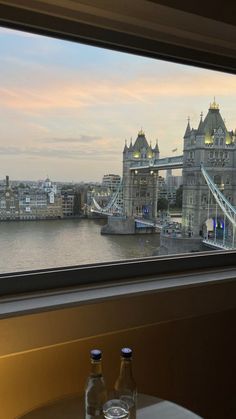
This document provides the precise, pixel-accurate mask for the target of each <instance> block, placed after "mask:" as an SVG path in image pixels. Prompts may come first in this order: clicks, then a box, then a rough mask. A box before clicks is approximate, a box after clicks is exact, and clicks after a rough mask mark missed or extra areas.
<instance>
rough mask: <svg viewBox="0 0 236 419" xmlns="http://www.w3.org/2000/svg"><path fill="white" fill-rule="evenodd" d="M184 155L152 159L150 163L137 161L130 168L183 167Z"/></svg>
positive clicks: (158, 168)
mask: <svg viewBox="0 0 236 419" xmlns="http://www.w3.org/2000/svg"><path fill="white" fill-rule="evenodd" d="M182 167H183V155H181V156H175V157H165V158H163V159H156V160H154V161H153V160H150V161H149V162H148V164H146V163H142V162H135V163H133V165H132V166H130V170H138V171H140V170H147V169H150V170H168V169H182Z"/></svg>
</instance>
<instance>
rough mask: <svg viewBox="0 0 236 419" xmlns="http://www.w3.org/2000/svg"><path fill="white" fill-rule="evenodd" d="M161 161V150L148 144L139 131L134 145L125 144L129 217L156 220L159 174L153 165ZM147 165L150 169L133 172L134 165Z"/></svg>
mask: <svg viewBox="0 0 236 419" xmlns="http://www.w3.org/2000/svg"><path fill="white" fill-rule="evenodd" d="M157 159H159V148H158V144H157V143H156V145H155V147H152V146H151V144H148V142H147V139H146V137H145V134H144V132H143V131H142V130H140V131H139V133H138V137H137V139H136V141H135V142H134V144H132V140H131V141H130V145H129V146H127V144H125V147H124V150H123V203H124V204H123V205H124V214H125V215H126V216H127V217H142V218H149V219H150V218H156V216H157V187H158V173H157V171H156V172H154V171H152V170H151V164H152V162H154V161H155V160H157ZM134 164H135V165H140V166H141V165H147V166H149V168H148V169H146V170H142V171H140V172H139V171H131V170H130V167H131V166H132V165H134Z"/></svg>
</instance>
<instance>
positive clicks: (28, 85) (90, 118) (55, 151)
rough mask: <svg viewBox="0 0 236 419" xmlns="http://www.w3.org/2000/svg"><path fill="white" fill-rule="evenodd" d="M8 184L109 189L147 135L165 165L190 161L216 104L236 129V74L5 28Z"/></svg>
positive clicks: (4, 164)
mask: <svg viewBox="0 0 236 419" xmlns="http://www.w3.org/2000/svg"><path fill="white" fill-rule="evenodd" d="M0 37H1V39H2V41H4V42H1V44H0V53H1V58H0V75H1V83H0V93H1V95H0V109H1V115H2V117H1V120H0V133H1V135H0V153H1V171H0V178H1V179H3V178H5V175H7V174H8V175H9V176H10V178H11V179H32V180H37V179H42V178H45V177H46V176H47V175H48V176H49V177H50V178H51V179H53V180H54V181H68V182H69V181H74V182H80V181H85V182H86V181H98V182H99V181H101V179H102V176H103V175H104V174H105V173H117V174H121V167H122V151H123V147H124V143H125V139H127V141H128V142H129V141H130V137H132V138H133V141H134V140H135V139H136V137H137V133H138V131H139V130H140V128H141V127H142V128H143V130H144V132H145V134H146V137H147V140H148V141H152V144H153V145H154V144H155V141H156V139H157V138H158V141H159V148H160V153H161V157H165V156H167V155H173V152H172V150H174V149H176V148H177V151H176V154H182V142H183V135H184V132H185V128H186V125H187V118H188V116H189V117H190V123H191V126H193V127H195V128H196V127H197V126H198V123H199V119H200V113H201V112H203V114H204V116H205V115H206V114H207V111H208V108H209V103H210V102H212V101H213V98H214V96H216V102H217V103H219V105H220V110H221V113H222V116H223V117H224V118H226V126H227V128H228V129H229V130H231V129H235V128H236V114H235V106H234V99H235V95H236V79H235V76H234V75H231V74H225V73H219V72H214V71H210V70H203V69H198V68H194V67H190V66H183V65H180V64H173V63H168V62H164V61H158V60H154V59H150V58H143V57H138V56H134V55H129V54H125V53H119V52H114V51H109V50H104V49H101V48H95V47H91V46H85V45H80V44H76V43H72V42H67V41H61V40H56V39H52V38H48V37H42V36H38V35H32V34H27V33H24V32H18V31H13V30H10V29H4V28H1V29H0Z"/></svg>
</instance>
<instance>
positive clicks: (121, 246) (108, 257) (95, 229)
mask: <svg viewBox="0 0 236 419" xmlns="http://www.w3.org/2000/svg"><path fill="white" fill-rule="evenodd" d="M104 224H105V220H88V219H77V220H48V221H14V222H0V273H5V272H19V271H26V270H34V269H43V268H54V267H62V266H72V265H82V264H87V263H96V262H107V261H117V260H124V259H132V258H140V257H146V256H152V255H153V252H154V251H155V250H156V249H157V248H158V247H159V244H160V235H159V234H144V235H131V236H130V235H129V236H119V235H116V236H107V235H101V234H100V230H101V227H102V225H104Z"/></svg>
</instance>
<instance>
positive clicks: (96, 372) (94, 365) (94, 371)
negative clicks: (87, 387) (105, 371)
mask: <svg viewBox="0 0 236 419" xmlns="http://www.w3.org/2000/svg"><path fill="white" fill-rule="evenodd" d="M90 375H92V376H96V377H97V376H102V362H101V360H99V361H94V360H93V359H92V360H91V373H90Z"/></svg>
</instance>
